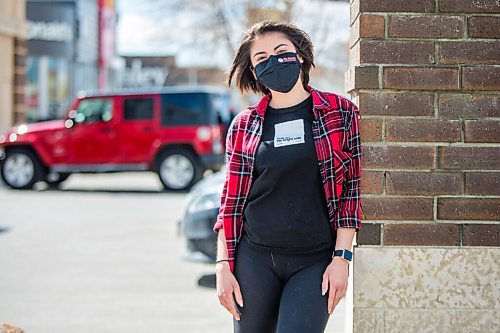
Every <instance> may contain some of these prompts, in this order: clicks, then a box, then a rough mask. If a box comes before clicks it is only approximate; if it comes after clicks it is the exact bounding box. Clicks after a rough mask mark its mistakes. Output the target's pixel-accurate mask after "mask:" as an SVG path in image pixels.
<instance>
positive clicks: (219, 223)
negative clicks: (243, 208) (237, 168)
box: [213, 118, 236, 232]
mask: <svg viewBox="0 0 500 333" xmlns="http://www.w3.org/2000/svg"><path fill="white" fill-rule="evenodd" d="M234 119H236V118H233V121H232V122H231V125H230V126H229V128H228V130H227V135H226V155H225V162H226V179H225V180H224V185H223V186H222V193H221V197H220V200H221V204H220V208H219V213H218V214H217V219H216V221H215V225H214V227H213V230H214V231H215V232H218V231H219V230H220V229H222V228H223V222H222V221H223V217H224V208H225V201H226V197H227V187H228V184H227V182H228V180H229V167H228V165H229V160H230V157H231V154H232V152H233V143H232V141H231V140H232V132H233V127H234Z"/></svg>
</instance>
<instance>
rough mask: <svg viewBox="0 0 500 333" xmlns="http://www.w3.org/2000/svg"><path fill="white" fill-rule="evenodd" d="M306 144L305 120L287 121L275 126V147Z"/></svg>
mask: <svg viewBox="0 0 500 333" xmlns="http://www.w3.org/2000/svg"><path fill="white" fill-rule="evenodd" d="M304 142H305V141H304V119H296V120H291V121H285V122H283V123H279V124H275V125H274V146H275V147H282V146H289V145H295V144H298V143H304Z"/></svg>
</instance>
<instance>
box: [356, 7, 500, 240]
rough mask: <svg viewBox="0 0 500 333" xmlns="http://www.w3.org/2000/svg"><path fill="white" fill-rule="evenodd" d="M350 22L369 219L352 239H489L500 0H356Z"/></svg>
mask: <svg viewBox="0 0 500 333" xmlns="http://www.w3.org/2000/svg"><path fill="white" fill-rule="evenodd" d="M351 24H352V26H351V41H350V47H351V49H350V52H351V54H350V70H349V72H348V74H347V76H348V77H347V86H348V91H349V92H350V93H351V94H352V96H353V98H354V99H355V100H356V101H357V102H358V103H359V106H360V110H361V115H362V129H361V131H362V133H361V134H362V139H363V141H364V152H363V158H362V162H363V170H364V174H363V176H364V178H363V180H364V191H363V193H364V194H365V198H364V200H363V209H364V212H365V214H366V215H365V219H366V220H370V221H368V222H376V223H377V224H373V225H369V226H367V228H366V229H369V230H366V229H365V232H363V233H360V235H359V237H358V244H382V245H400V244H410V243H411V244H412V245H419V244H421V245H432V244H434V243H436V244H441V245H446V244H449V245H487V246H499V238H498V232H499V230H500V224H498V223H497V222H498V221H499V220H500V208H499V206H500V201H499V199H500V184H499V177H500V145H499V143H500V121H499V118H500V94H499V90H500V66H499V65H500V42H499V39H498V38H499V37H500V4H499V2H498V1H495V0H490V1H488V0H482V1H462V0H424V1H415V2H413V1H396V0H356V1H352V3H351ZM385 221H387V223H385ZM399 221H401V223H399ZM490 221H491V223H490ZM493 221H494V222H493ZM381 224H383V225H384V226H383V228H381ZM472 224H473V226H471V225H472ZM382 230H383V231H382ZM445 230H446V232H444V231H445ZM413 231H419V233H422V237H417V238H412V239H407V238H408V237H406V234H407V233H409V232H413ZM425 234H435V235H434V236H433V237H431V238H429V237H427V236H425Z"/></svg>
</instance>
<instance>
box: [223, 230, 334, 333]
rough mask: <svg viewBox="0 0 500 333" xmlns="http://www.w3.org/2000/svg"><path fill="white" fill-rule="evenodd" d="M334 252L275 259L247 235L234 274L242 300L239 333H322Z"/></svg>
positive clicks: (287, 255)
mask: <svg viewBox="0 0 500 333" xmlns="http://www.w3.org/2000/svg"><path fill="white" fill-rule="evenodd" d="M332 251H333V248H332V249H331V250H330V249H327V250H324V251H319V252H315V253H310V254H299V255H291V254H277V253H274V252H272V251H270V250H269V249H262V248H258V247H255V245H254V244H250V243H249V241H248V239H247V237H246V235H245V234H244V233H243V236H242V239H241V240H240V242H239V244H238V248H237V251H236V262H235V267H234V275H235V277H236V280H237V281H238V283H239V285H240V289H241V294H242V296H243V307H240V306H239V305H238V303H236V301H235V303H236V307H237V309H238V310H239V312H240V314H241V315H240V320H239V321H238V320H236V319H235V318H234V317H233V325H234V326H233V327H234V332H235V333H275V332H277V333H295V332H297V333H299V332H300V333H304V332H307V333H320V332H324V330H325V327H326V324H327V321H328V318H329V314H328V292H327V293H326V294H325V295H324V296H323V295H321V282H322V279H323V273H324V272H325V269H326V267H327V266H328V265H329V264H330V263H331V260H332V258H331V255H332Z"/></svg>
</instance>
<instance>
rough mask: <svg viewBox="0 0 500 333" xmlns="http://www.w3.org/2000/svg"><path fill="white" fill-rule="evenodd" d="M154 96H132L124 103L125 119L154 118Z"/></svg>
mask: <svg viewBox="0 0 500 333" xmlns="http://www.w3.org/2000/svg"><path fill="white" fill-rule="evenodd" d="M153 116H154V113H153V98H151V97H148V98H131V99H126V100H125V102H124V103H123V119H125V120H151V119H153Z"/></svg>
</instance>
